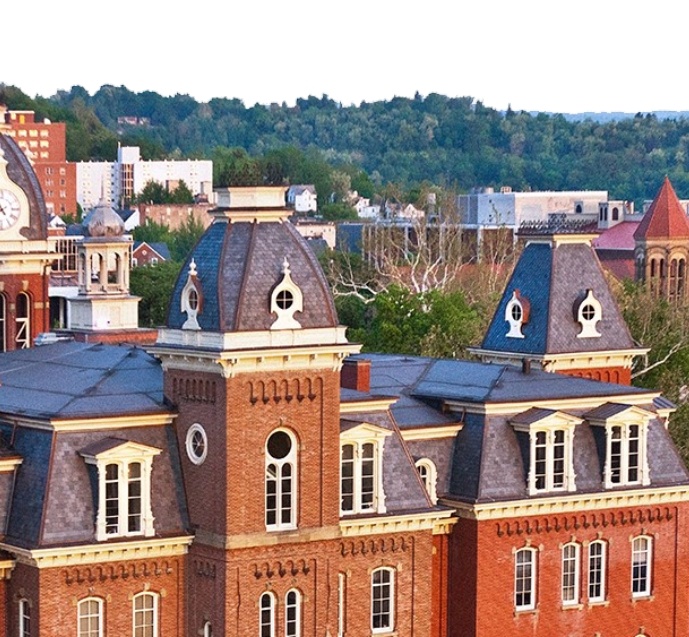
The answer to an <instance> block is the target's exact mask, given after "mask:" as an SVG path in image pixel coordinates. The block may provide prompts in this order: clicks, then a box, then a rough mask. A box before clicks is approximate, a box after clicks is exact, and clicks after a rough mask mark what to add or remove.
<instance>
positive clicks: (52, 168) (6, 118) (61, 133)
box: [0, 105, 77, 215]
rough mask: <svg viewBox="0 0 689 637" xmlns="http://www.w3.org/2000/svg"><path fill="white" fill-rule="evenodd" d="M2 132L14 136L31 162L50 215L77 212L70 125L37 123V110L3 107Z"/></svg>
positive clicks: (0, 121) (1, 110)
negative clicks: (68, 143)
mask: <svg viewBox="0 0 689 637" xmlns="http://www.w3.org/2000/svg"><path fill="white" fill-rule="evenodd" d="M0 133H3V134H5V135H8V136H9V137H12V138H13V139H14V140H15V141H16V142H17V144H18V145H19V147H20V148H21V149H22V150H23V151H24V153H25V154H26V156H27V157H28V158H29V160H30V161H31V164H32V165H33V167H34V170H35V172H36V177H37V178H38V181H39V183H40V184H41V188H42V190H43V196H44V199H45V204H46V208H47V210H48V214H55V215H63V214H74V213H76V211H77V170H76V164H74V163H70V162H68V161H67V125H66V124H65V123H64V122H51V121H49V120H44V121H42V122H37V121H36V115H35V113H34V111H10V110H7V108H6V107H5V106H3V105H0Z"/></svg>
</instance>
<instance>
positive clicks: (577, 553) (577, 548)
mask: <svg viewBox="0 0 689 637" xmlns="http://www.w3.org/2000/svg"><path fill="white" fill-rule="evenodd" d="M570 549H574V556H573V557H568V556H567V555H566V553H567V552H568V550H570ZM568 562H571V563H572V566H573V567H574V572H573V573H572V574H573V575H574V582H572V585H571V589H572V592H573V593H574V595H573V597H572V598H571V599H566V597H567V595H566V593H567V591H568V590H569V588H570V587H569V585H568V584H567V582H566V581H565V576H566V575H567V574H568V573H567V572H566V565H567V563H568ZM561 564H562V577H561V583H560V597H561V600H562V605H563V606H576V605H577V604H579V601H580V600H579V598H580V585H581V584H580V578H581V545H580V544H578V543H576V542H568V543H567V544H565V545H563V547H562V559H561Z"/></svg>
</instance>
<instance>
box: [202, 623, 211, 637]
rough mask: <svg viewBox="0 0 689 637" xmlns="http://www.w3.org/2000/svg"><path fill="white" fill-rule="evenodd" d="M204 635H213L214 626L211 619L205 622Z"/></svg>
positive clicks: (206, 636)
mask: <svg viewBox="0 0 689 637" xmlns="http://www.w3.org/2000/svg"><path fill="white" fill-rule="evenodd" d="M203 637H213V626H212V625H211V623H210V622H209V621H206V622H204V624H203Z"/></svg>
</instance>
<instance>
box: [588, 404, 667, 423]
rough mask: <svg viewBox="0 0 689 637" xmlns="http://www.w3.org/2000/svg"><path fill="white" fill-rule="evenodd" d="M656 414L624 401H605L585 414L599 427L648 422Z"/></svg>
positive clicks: (590, 421)
mask: <svg viewBox="0 0 689 637" xmlns="http://www.w3.org/2000/svg"><path fill="white" fill-rule="evenodd" d="M655 416H656V414H654V413H653V412H652V411H648V410H647V409H643V408H641V407H637V406H636V405H625V404H622V403H605V404H604V405H601V406H600V407H596V408H595V409H593V410H591V411H589V412H587V413H585V414H584V418H585V419H586V420H588V421H589V423H590V424H591V425H594V426H598V427H604V426H606V425H614V424H627V423H632V422H633V423H635V424H639V425H641V424H648V422H649V421H650V420H653V418H655Z"/></svg>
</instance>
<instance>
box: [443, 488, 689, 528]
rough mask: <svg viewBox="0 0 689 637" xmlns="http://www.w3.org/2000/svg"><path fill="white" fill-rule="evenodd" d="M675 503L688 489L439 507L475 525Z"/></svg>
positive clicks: (452, 502) (447, 501)
mask: <svg viewBox="0 0 689 637" xmlns="http://www.w3.org/2000/svg"><path fill="white" fill-rule="evenodd" d="M679 502H689V485H680V486H676V487H655V488H645V489H630V490H625V491H602V492H597V493H572V494H564V493H558V494H557V495H554V496H553V497H548V498H537V499H536V498H534V499H532V500H511V501H508V502H486V503H478V504H470V503H466V502H457V501H455V500H452V499H449V498H443V499H442V503H443V504H445V505H447V506H451V507H454V508H455V509H456V511H457V515H458V516H459V517H462V518H469V519H473V520H477V521H483V520H501V519H505V518H517V517H519V518H523V517H533V516H541V515H557V514H563V513H581V512H583V511H600V510H604V509H621V508H631V507H639V506H658V505H664V504H677V503H679Z"/></svg>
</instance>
